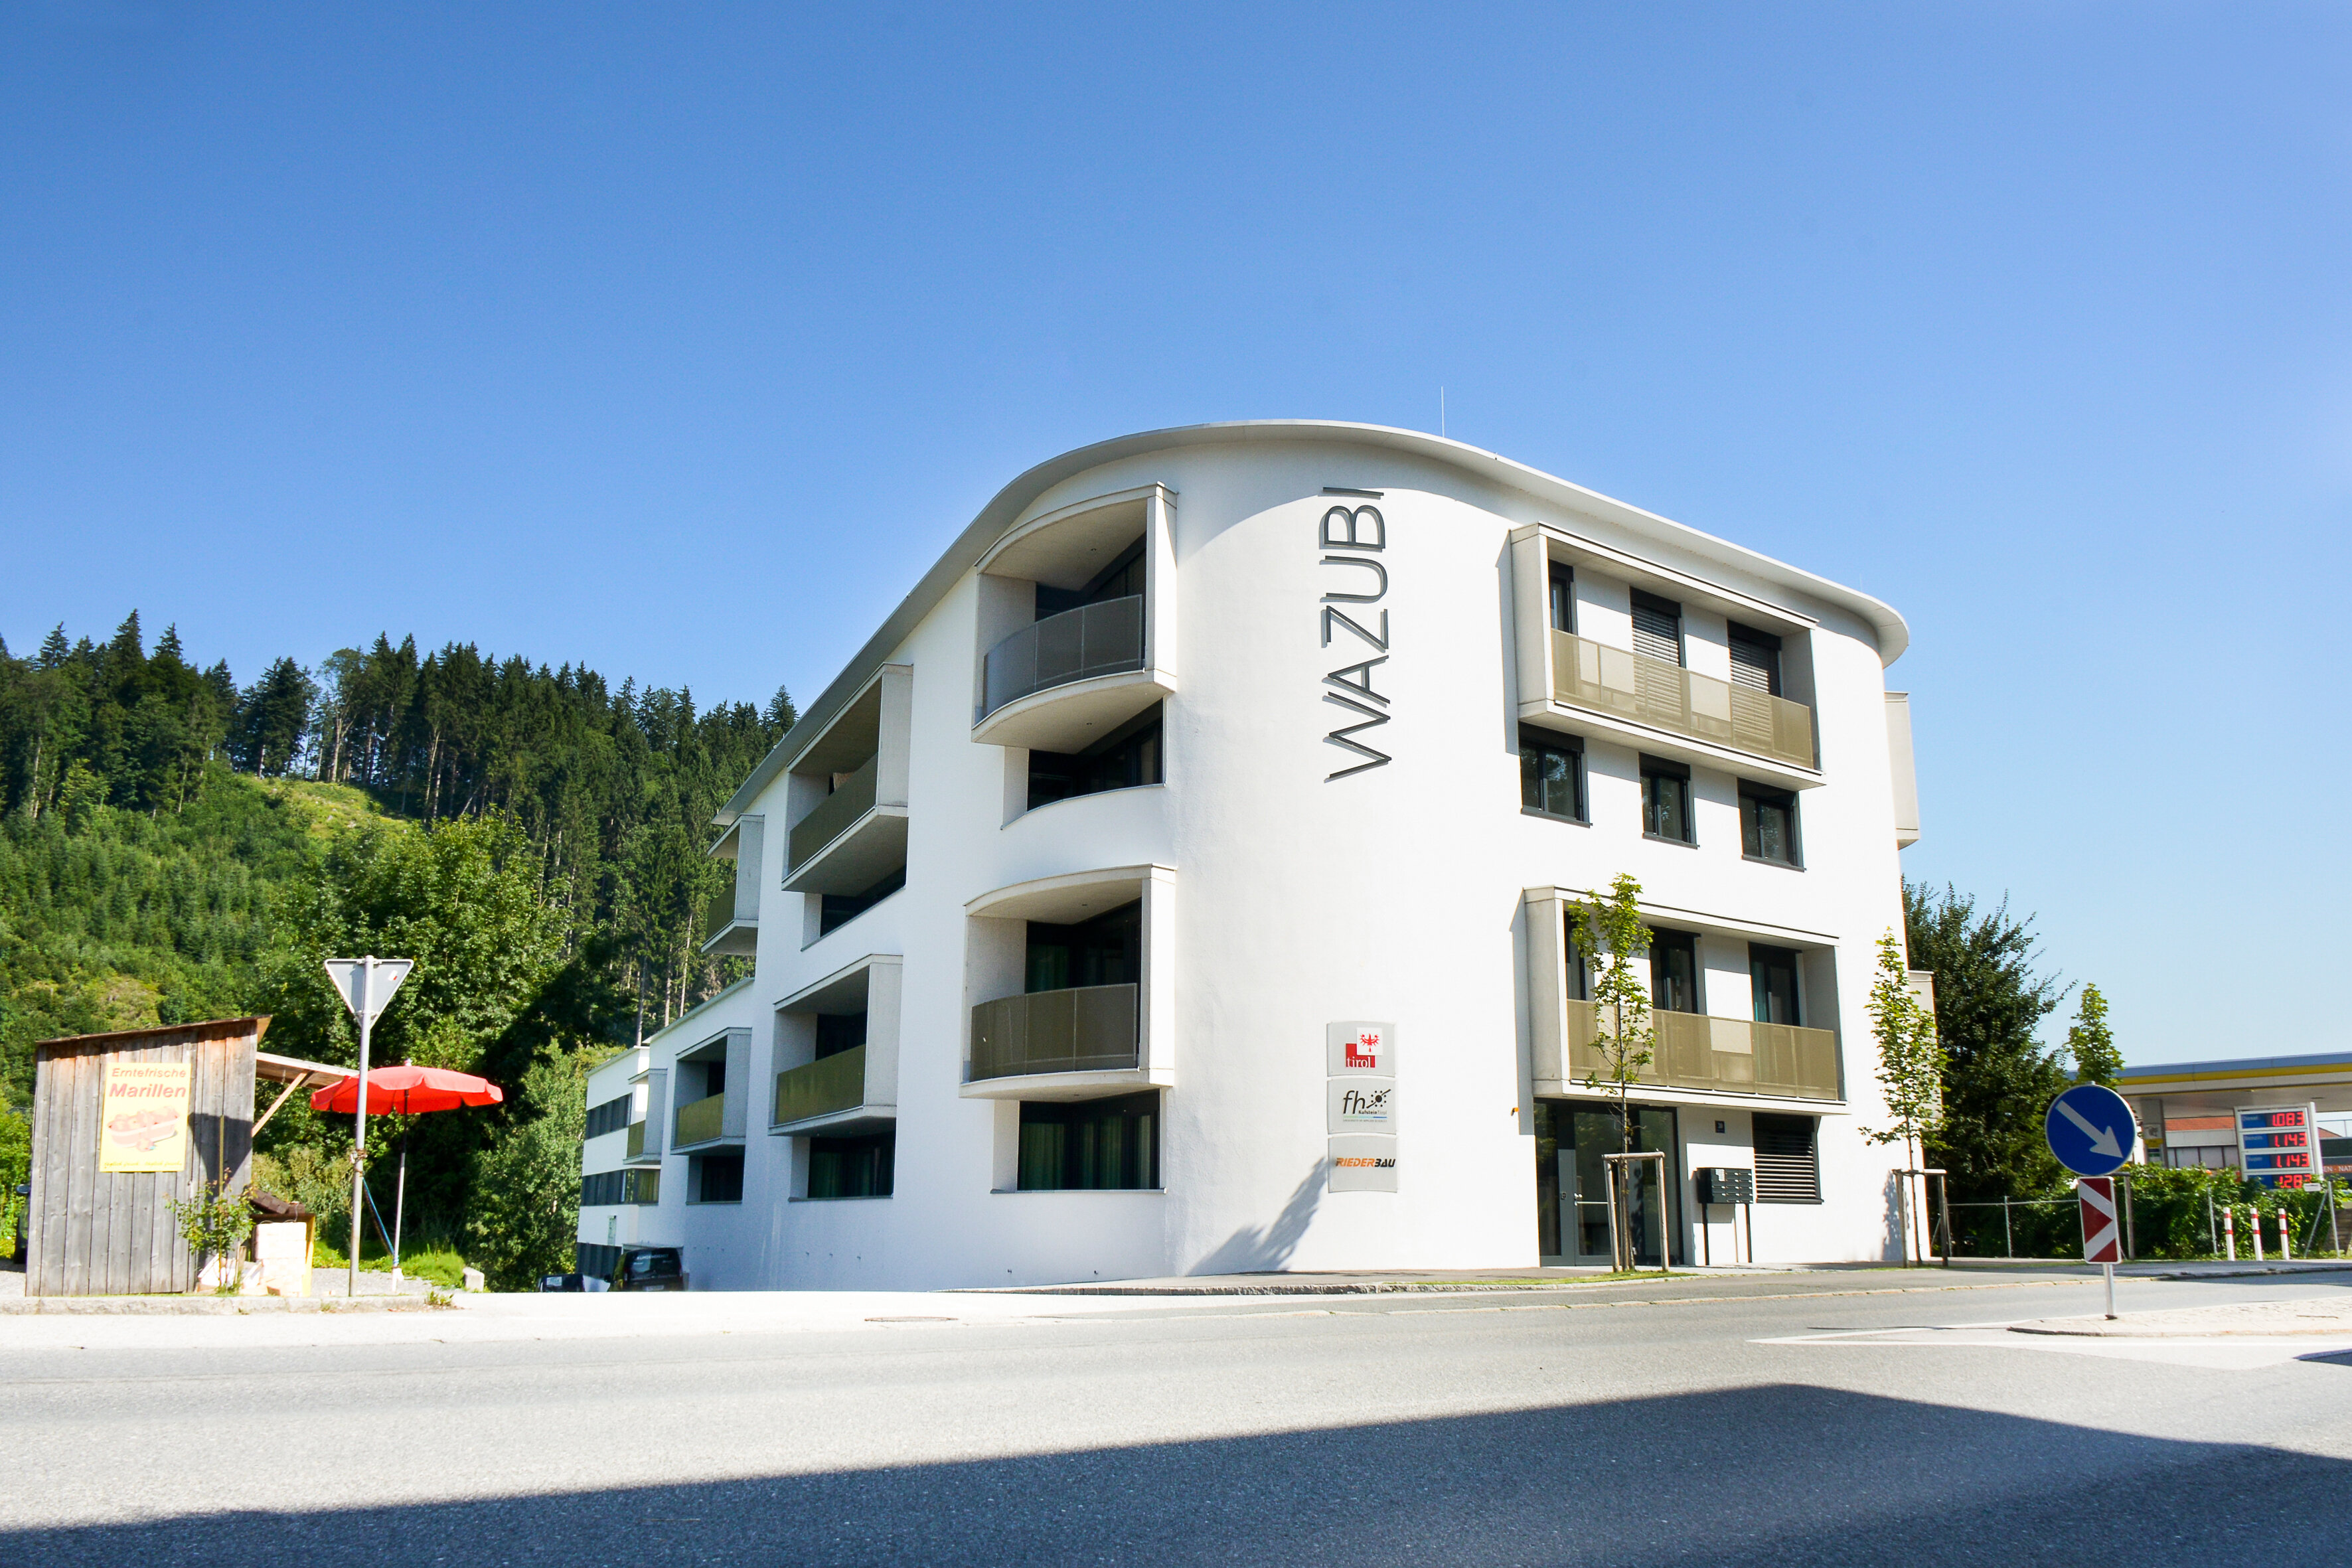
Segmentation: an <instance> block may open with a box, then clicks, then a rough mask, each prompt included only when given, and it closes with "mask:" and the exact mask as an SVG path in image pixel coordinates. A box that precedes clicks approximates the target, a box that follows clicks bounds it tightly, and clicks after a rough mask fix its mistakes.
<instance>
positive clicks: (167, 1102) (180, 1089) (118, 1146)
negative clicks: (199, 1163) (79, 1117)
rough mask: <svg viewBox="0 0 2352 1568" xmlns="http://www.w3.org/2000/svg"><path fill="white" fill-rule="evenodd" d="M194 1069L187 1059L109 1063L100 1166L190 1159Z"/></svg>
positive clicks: (159, 1165)
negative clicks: (191, 1093) (190, 1116)
mask: <svg viewBox="0 0 2352 1568" xmlns="http://www.w3.org/2000/svg"><path fill="white" fill-rule="evenodd" d="M190 1073H191V1068H190V1066H189V1064H188V1063H186V1062H184V1061H179V1062H125V1061H110V1062H108V1063H107V1064H106V1079H105V1081H104V1084H103V1085H102V1087H101V1088H100V1094H99V1108H98V1120H99V1129H100V1136H99V1142H98V1168H99V1169H100V1170H101V1171H177V1170H178V1169H179V1168H180V1167H181V1166H182V1165H183V1164H184V1163H186V1162H187V1158H188V1087H189V1079H190Z"/></svg>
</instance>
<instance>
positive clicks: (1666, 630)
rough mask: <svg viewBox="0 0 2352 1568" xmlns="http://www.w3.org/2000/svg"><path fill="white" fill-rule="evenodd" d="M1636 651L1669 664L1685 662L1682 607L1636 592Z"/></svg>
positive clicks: (1634, 598)
mask: <svg viewBox="0 0 2352 1568" xmlns="http://www.w3.org/2000/svg"><path fill="white" fill-rule="evenodd" d="M1633 651H1634V652H1635V653H1638V654H1640V655H1641V656H1642V657H1643V658H1654V659H1658V660H1660V661H1662V662H1664V663H1666V664H1680V663H1682V661H1683V607H1682V606H1681V605H1677V604H1675V602H1674V601H1673V600H1672V599H1661V598H1659V597H1658V596H1657V595H1655V594H1644V593H1643V592H1642V591H1641V590H1640V589H1639V588H1636V589H1634V590H1633Z"/></svg>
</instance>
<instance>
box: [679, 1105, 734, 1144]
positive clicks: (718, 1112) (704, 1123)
mask: <svg viewBox="0 0 2352 1568" xmlns="http://www.w3.org/2000/svg"><path fill="white" fill-rule="evenodd" d="M672 1130H673V1131H675V1133H676V1134H677V1138H676V1141H675V1142H673V1143H672V1144H671V1145H670V1146H671V1147H672V1148H674V1149H687V1148H691V1147H692V1146H693V1145H695V1144H697V1143H715V1142H718V1141H719V1139H721V1138H723V1137H725V1136H726V1135H727V1097H726V1096H725V1095H724V1094H714V1095H710V1096H709V1097H707V1098H705V1099H702V1100H691V1101H689V1102H688V1103H687V1104H685V1105H681V1106H679V1107H678V1108H677V1116H676V1117H675V1119H674V1121H673V1124H672Z"/></svg>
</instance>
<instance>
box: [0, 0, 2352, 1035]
mask: <svg viewBox="0 0 2352 1568" xmlns="http://www.w3.org/2000/svg"><path fill="white" fill-rule="evenodd" d="M359 10H360V8H356V7H317V6H283V7H269V6H260V5H255V6H238V7H235V8H231V7H227V6H223V5H200V4H191V5H165V4H162V3H144V0H112V3H109V0H47V3H40V0H35V3H29V4H18V5H11V6H8V7H7V8H6V9H5V11H0V544H5V568H6V569H5V572H0V636H5V637H6V638H7V641H8V644H9V646H10V647H12V648H15V649H16V650H18V651H28V650H29V648H30V647H31V646H32V645H34V644H36V643H37V641H38V639H39V637H41V635H42V634H43V633H45V632H46V631H47V628H48V627H49V626H51V625H53V624H55V623H56V622H58V621H60V620H62V621H64V622H65V623H66V625H67V626H68V629H69V630H70V631H71V632H73V633H75V634H77V635H79V634H84V633H87V634H89V635H91V636H93V637H102V636H103V635H104V634H106V633H107V632H108V631H110V629H111V628H112V627H113V626H114V625H115V623H116V622H117V621H119V620H120V619H121V616H122V615H123V613H124V612H125V611H127V610H129V609H131V607H133V606H136V607H137V608H138V609H139V610H140V611H141V612H142V615H143V616H144V619H145V622H146V625H147V626H149V628H150V629H151V630H160V629H161V628H162V627H163V625H164V624H165V623H167V622H176V623H177V624H178V626H179V627H180V629H181V633H182V635H183V637H184V639H185V641H186V643H187V644H188V647H189V650H190V652H191V653H192V654H194V655H196V656H198V657H201V658H205V659H210V658H215V657H221V656H225V657H226V658H228V660H229V661H230V664H231V666H232V668H234V669H235V671H236V674H237V676H238V677H239V679H251V678H252V677H253V676H254V675H255V674H257V672H258V670H259V668H260V667H261V666H262V664H263V663H264V662H265V661H266V660H267V659H268V658H271V657H273V656H275V655H277V654H278V653H280V652H290V653H292V654H294V655H295V656H296V657H298V658H301V659H302V660H303V661H304V662H305V663H312V662H315V661H316V660H317V659H318V658H320V657H321V656H323V655H324V654H326V653H327V652H329V651H331V649H333V648H335V647H339V646H344V645H348V644H351V643H353V642H357V641H361V640H363V639H365V638H368V637H373V635H374V634H375V633H376V632H377V631H379V630H385V631H389V632H391V633H392V634H393V636H394V637H398V636H400V635H401V634H402V633H404V632H414V633H415V635H416V637H417V638H418V640H419V641H420V643H423V644H425V645H428V646H429V645H436V644H438V643H439V642H441V641H443V640H445V639H448V638H459V639H467V640H472V641H474V642H477V643H478V644H480V645H481V646H482V647H485V648H486V649H490V650H495V651H497V652H499V653H506V652H510V651H520V652H522V653H524V654H527V655H528V656H530V658H533V659H537V660H546V661H548V662H550V663H553V662H558V661H562V660H566V659H570V660H575V661H585V662H586V663H588V664H590V665H593V666H594V667H595V668H599V669H601V670H603V671H604V672H606V673H607V674H608V675H609V676H611V677H612V678H613V679H614V680H616V681H617V680H618V679H620V678H622V677H623V676H627V675H634V676H635V677H636V678H637V679H639V680H640V681H649V682H654V683H658V684H667V685H681V684H684V685H690V686H691V687H692V688H693V689H694V691H695V693H696V694H697V696H698V698H700V699H702V700H706V701H707V700H715V699H721V698H732V699H752V700H761V699H764V698H765V697H766V696H767V695H768V694H769V693H770V692H772V690H773V689H775V687H776V685H777V684H778V683H779V682H780V681H781V682H785V683H788V684H789V685H790V686H791V687H792V689H793V690H794V691H795V692H796V693H799V694H801V695H802V696H803V697H806V696H810V695H813V694H814V692H815V691H816V690H817V689H819V688H820V687H822V686H823V685H824V682H825V681H826V680H827V679H830V677H831V676H832V674H833V673H834V672H835V670H836V669H837V668H839V666H840V664H841V662H842V661H843V660H844V659H845V658H846V657H847V655H848V654H849V653H850V652H851V651H852V649H854V647H856V644H857V643H858V642H859V641H861V640H862V639H863V638H864V637H865V636H866V633H867V632H868V631H869V630H870V629H871V628H872V626H874V625H875V623H876V622H877V620H878V619H879V618H880V617H881V616H882V615H883V614H884V613H885V612H886V611H887V608H888V607H889V606H890V605H892V604H894V603H895V602H896V601H897V600H898V597H899V596H900V595H902V594H903V593H904V592H905V591H906V589H907V588H908V586H910V585H911V584H912V583H913V581H914V579H915V578H916V576H917V575H918V574H919V572H920V571H921V570H922V569H923V567H924V566H926V565H927V564H928V563H929V562H930V561H931V560H932V559H933V557H934V556H935V555H936V553H937V552H938V551H939V550H940V547H941V546H942V545H943V544H944V543H945V542H947V540H949V539H950V537H951V536H952V535H953V533H954V532H955V531H957V530H958V529H959V528H961V525H962V524H963V523H964V522H965V521H969V519H970V517H971V514H972V512H973V511H974V510H976V509H977V508H978V506H979V505H980V504H981V502H982V501H983V500H985V499H986V498H987V496H988V495H989V494H990V493H992V491H993V490H994V489H996V488H997V487H998V486H999V485H1001V484H1002V483H1003V482H1004V480H1006V479H1009V478H1011V477H1012V476H1013V474H1014V473H1016V472H1017V471H1019V470H1020V469H1021V468H1025V467H1027V466H1028V465H1029V464H1030V463H1032V462H1034V461H1036V460H1038V459H1040V458H1045V457H1047V456H1050V455H1052V454H1053V453H1055V452H1057V451H1060V450H1063V449H1065V448H1067V447H1073V446H1076V445H1079V444H1082V443H1084V442H1087V441H1090V440H1094V439H1097V438H1099V437H1107V436H1111V435H1116V434H1119V433H1122V432H1125V431H1129V430H1134V429H1142V428H1149V427H1151V426H1165V425H1176V424H1186V423H1191V422H1193V421H1198V420H1207V419H1227V418H1244V417H1268V416H1310V417H1328V418H1343V419H1361V420H1370V421H1375V422H1379V423H1384V424H1392V425H1405V426H1421V427H1433V426H1435V424H1436V422H1437V416H1438V389H1439V388H1440V386H1441V385H1442V386H1444V388H1445V389H1446V399H1447V405H1448V410H1449V412H1448V429H1449V431H1450V433H1451V434H1453V435H1454V436H1456V437H1462V438H1464V439H1465V440H1469V441H1472V442H1475V443H1476V444H1478V445H1480V446H1484V447H1491V448H1493V449H1495V450H1496V451H1499V452H1502V453H1505V454H1507V455H1508V456H1510V457H1512V458H1517V459H1519V460H1521V461H1525V462H1528V463H1532V464H1534V465H1536V466H1538V467H1539V468H1546V469H1549V470H1550V471H1552V472H1554V473H1558V474H1560V475H1563V476H1566V477H1568V478H1570V479H1575V480H1578V481H1580V482H1581V483H1584V484H1587V485H1591V486H1593V487H1595V488H1597V489H1601V490H1604V491H1607V492H1609V493H1610V494H1612V495H1616V496H1620V497H1622V498H1624V499H1626V500H1631V501H1633V502H1635V503H1637V504H1639V505H1642V506H1645V507H1649V508H1652V509H1654V510H1659V511H1662V512H1664V513H1665V514H1667V515H1668V516H1671V517H1675V518H1677V519H1680V520H1682V521H1687V522H1689V523H1692V524H1694V525H1696V526H1697V527H1700V528H1704V529H1706V530H1709V531H1714V532H1717V533H1721V534H1725V535H1727V536H1729V537H1731V538H1733V539H1737V540H1739V541H1741V542H1746V543H1748V544H1752V545H1754V546H1756V547H1758V548H1759V549H1762V550H1765V551H1767V552H1771V553H1773V554H1776V555H1779V556H1781V557H1783V558H1785V559H1788V560H1790V561H1793V562H1796V563H1801V564H1802V565H1804V566H1807V567H1810V568H1811V569H1814V570H1816V571H1820V572H1822V573H1824V574H1828V575H1830V576H1832V577H1835V578H1838V579H1840V580H1843V581H1844V582H1848V583H1851V584H1855V585H1857V586H1859V587H1862V588H1864V589H1866V590H1868V591H1870V592H1872V593H1874V594H1877V595H1881V596H1882V597H1884V598H1886V599H1888V600H1890V601H1891V602H1893V603H1894V604H1895V605H1897V606H1899V607H1900V608H1901V609H1902V610H1903V611H1904V613H1905V614H1906V616H1908V617H1909V618H1910V620H1911V624H1912V626H1913V628H1914V632H1915V636H1916V644H1915V647H1914V649H1913V651H1912V652H1911V653H1910V654H1909V655H1908V656H1907V657H1906V658H1905V659H1904V660H1903V661H1902V662H1901V663H1900V664H1899V665H1898V666H1896V668H1895V672H1894V674H1895V683H1896V684H1897V685H1899V686H1904V687H1907V688H1909V689H1911V690H1912V691H1913V692H1914V693H1915V694H1916V697H1915V700H1916V707H1917V712H1918V716H1919V719H1918V721H1919V760H1920V765H1921V770H1922V774H1923V783H1922V791H1923V795H1924V797H1925V809H1926V813H1927V838H1926V839H1925V841H1924V842H1922V843H1921V844H1919V845H1918V846H1917V847H1915V848H1913V849H1911V850H1910V851H1908V852H1907V853H1906V857H1905V861H1906V868H1907V869H1908V871H1909V872H1910V874H1911V875H1912V876H1914V877H1915V878H1923V879H1930V880H1933V881H1937V882H1941V881H1944V880H1947V879H1948V880H1950V881H1953V882H1956V883H1958V885H1959V886H1960V887H1962V888H1964V889H1972V890H1975V891H1977V892H1979V893H1981V894H1983V895H1985V896H1987V897H1988V898H1991V899H1998V898H1999V897H2000V895H2001V894H2002V892H2003V890H2004V889H2006V890H2007V891H2008V892H2009V893H2010V894H2011V897H2012V898H2013V900H2014V903H2015V905H2016V906H2017V907H2018V908H2020V909H2022V910H2034V911H2038V913H2039V915H2040V925H2041V930H2042V935H2043V938H2044V941H2045V944H2046V949H2047V955H2048V959H2049V962H2050V963H2053V965H2055V966H2056V967H2059V968H2062V969H2063V970H2064V972H2065V973H2067V975H2068V976H2069V977H2077V978H2087V979H2091V980H2095V981H2096V982H2097V983H2099V984H2101V985H2102V986H2103V987H2105V989H2106V990H2107V991H2108V992H2109V993H2110V994H2111V995H2112V997H2113V1000H2114V1003H2115V1016H2116V1022H2117V1024H2118V1026H2119V1035H2120V1038H2121V1040H2122V1042H2123V1044H2124V1046H2125V1047H2126V1052H2127V1054H2128V1055H2130V1056H2131V1057H2133V1058H2135V1059H2160V1058H2179V1057H2186V1056H2198V1055H2213V1056H2219V1055H2235V1054H2241V1053H2246V1052H2253V1051H2262V1052H2273V1051H2281V1052H2283V1051H2303V1050H2317V1049H2323V1048H2328V1047H2344V1046H2347V1045H2352V1024H2347V1009H2346V1007H2345V1005H2344V1004H2343V1003H2342V1001H2341V999H2340V997H2339V995H2338V994H2337V993H2336V990H2335V987H2334V984H2332V981H2333V979H2334V977H2335V976H2336V975H2337V974H2339V973H2341V972H2342V970H2343V966H2344V961H2345V957H2346V954H2347V948H2352V920H2347V915H2346V912H2345V911H2346V902H2345V900H2344V898H2343V895H2342V893H2341V891H2340V889H2339V887H2338V884H2339V883H2340V881H2341V880H2342V879H2343V877H2344V875H2345V873H2346V869H2347V825H2346V809H2345V805H2346V795H2347V789H2346V783H2345V781H2346V777H2347V760H2352V748H2347V743H2346V739H2345V729H2346V723H2347V701H2346V682H2347V666H2352V658H2347V635H2346V631H2345V624H2346V620H2345V614H2344V611H2343V609H2342V607H2341V605H2340V603H2339V601H2338V599H2337V597H2336V595H2338V594H2339V593H2340V592H2341V584H2342V583H2343V580H2344V578H2345V575H2346V567H2347V547H2346V543H2345V530H2346V525H2347V521H2348V520H2352V518H2348V516H2347V514H2352V505H2347V500H2352V440H2347V437H2352V353H2347V350H2352V243H2347V242H2348V241H2352V202H2347V196H2352V188H2348V187H2352V179H2347V166H2352V11H2347V10H2346V9H2344V8H2343V7H2340V6H2325V7H2323V6H2309V7H2294V6H2277V5H2266V6H2255V7H2248V6H2221V5H2214V6H2209V7H2202V8H2184V7H2166V6H2150V5H2046V4H2037V5H1966V6H1941V7H1928V6H1880V7H1869V8H1854V9H1813V10H1798V9H1790V8H1779V7H1761V6H1748V5H1735V6H1721V7H1682V6H1649V5H1641V6H1609V7H1544V8H1538V9H1524V10H1505V9H1489V10H1486V11H1483V12H1482V13H1480V14H1478V15H1475V16H1465V13H1464V12H1462V11H1460V10H1457V9H1454V8H1440V7H1414V8H1410V9H1408V8H1395V9H1375V8H1371V7H1366V6H1333V7H1329V8H1328V9H1323V10H1318V11H1304V10H1294V9H1290V8H1286V7H1281V6H1276V5H1263V4H1260V5H1244V6H1235V7H1230V8H1221V7H1212V6H1209V5H1186V6H1181V7H1170V8H1165V9H1163V10H1161V11H1160V12H1158V13H1157V14H1149V13H1146V12H1143V11H1141V10H1140V9H1137V8H1129V7H1073V8H1069V9H1058V10H1056V9H1046V8H1044V7H1035V6H1031V7H1021V8H1017V10H1015V11H1013V14H1012V15H1011V16H1009V18H1008V17H999V16H990V17H988V18H986V19H983V20H974V19H973V13H974V12H975V11H977V10H978V8H974V7H961V8H955V9H942V10H940V11H936V12H922V11H915V10H908V9H904V8H895V9H893V10H891V11H890V12H888V13H887V15H886V14H883V13H881V12H880V11H879V10H878V8H868V7H856V6H826V7H809V8H804V9H798V10H791V9H786V8H782V7H773V6H756V7H741V8H729V7H723V6H719V5H695V6H689V7H656V6H645V5H626V6H621V5H613V6H601V7H600V6H586V5H560V6H558V5H548V6H541V7H529V6H521V5H509V6H489V7H486V6H476V5H439V6H436V5H405V6H401V7H396V8H395V7H379V8H375V11H376V14H373V15H361V14H359ZM2330 584H2336V585H2337V586H2336V587H2331V586H2330ZM2241 945H2246V946H2247V947H2248V948H2249V950H2250V952H2251V953H2252V954H2253V955H2256V956H2259V955H2261V954H2263V953H2268V954H2269V955H2270V956H2269V957H2268V958H2266V959H2263V962H2261V963H2256V964H2253V965H2252V968H2251V969H2250V970H2249V972H2248V973H2245V974H2242V975H2241V974H2239V973H2237V972H2235V971H2234V970H2232V969H2231V967H2230V965H2231V963H2235V962H2236V961H2235V960H2233V959H2231V958H2230V957H2229V954H2230V953H2231V952H2235V951H2237V949H2238V947H2239V946H2241Z"/></svg>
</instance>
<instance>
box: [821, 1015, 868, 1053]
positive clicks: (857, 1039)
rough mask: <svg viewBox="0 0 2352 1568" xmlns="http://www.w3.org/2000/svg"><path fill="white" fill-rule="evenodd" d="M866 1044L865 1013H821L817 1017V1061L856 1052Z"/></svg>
mask: <svg viewBox="0 0 2352 1568" xmlns="http://www.w3.org/2000/svg"><path fill="white" fill-rule="evenodd" d="M865 1043H866V1015H865V1014H863V1013H819V1014H818V1015H817V1016H816V1059H817V1060H819V1061H823V1060H824V1058H827V1057H837V1056H839V1055H840V1054H841V1053H842V1052H844V1051H854V1050H856V1048H857V1047H860V1046H862V1045H864V1044H865Z"/></svg>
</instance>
